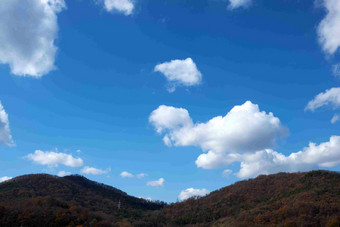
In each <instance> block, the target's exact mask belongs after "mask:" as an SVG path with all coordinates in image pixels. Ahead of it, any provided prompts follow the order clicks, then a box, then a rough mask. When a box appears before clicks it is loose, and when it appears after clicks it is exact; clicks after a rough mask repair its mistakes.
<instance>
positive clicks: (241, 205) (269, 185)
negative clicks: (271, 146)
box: [0, 171, 340, 227]
mask: <svg viewBox="0 0 340 227" xmlns="http://www.w3.org/2000/svg"><path fill="white" fill-rule="evenodd" d="M119 201H120V204H121V206H120V209H118V203H119ZM165 205H166V204H165V203H162V202H148V201H146V200H144V199H138V198H135V197H133V196H129V195H127V194H126V193H125V192H123V191H121V190H119V189H116V188H114V187H111V186H107V185H104V184H99V183H96V182H94V181H90V180H88V179H86V178H85V177H82V176H79V175H72V176H66V177H56V176H51V175H47V174H37V175H25V176H21V177H17V178H14V179H12V180H9V181H6V182H3V183H0V226H6V227H7V226H18V227H19V226H78V227H80V226H95V227H99V226H254V227H255V226H282V227H293V226H329V227H334V226H340V174H339V173H336V172H329V171H312V172H307V173H278V174H273V175H268V176H259V177H257V178H255V179H250V180H245V181H241V182H238V183H235V184H233V185H231V186H228V187H225V188H222V189H220V190H217V191H214V192H212V193H210V194H209V195H207V196H205V197H201V198H190V199H188V200H186V201H184V202H179V203H174V204H171V205H168V206H165Z"/></svg>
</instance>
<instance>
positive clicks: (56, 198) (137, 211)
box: [0, 174, 165, 226]
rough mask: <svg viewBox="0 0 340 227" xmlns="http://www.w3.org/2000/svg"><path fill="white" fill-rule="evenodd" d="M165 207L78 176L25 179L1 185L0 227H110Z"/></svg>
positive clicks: (47, 176)
mask: <svg viewBox="0 0 340 227" xmlns="http://www.w3.org/2000/svg"><path fill="white" fill-rule="evenodd" d="M119 203H120V209H119V205H118V204H119ZM164 205H165V204H164V203H162V202H157V203H156V202H150V201H147V200H145V199H139V198H136V197H133V196H129V195H127V194H126V193H125V192H123V191H121V190H119V189H116V188H114V187H111V186H108V185H104V184H100V183H97V182H94V181H90V180H88V179H86V178H85V177H82V176H79V175H72V176H66V177H57V176H51V175H47V174H34V175H24V176H20V177H16V178H14V179H12V180H9V181H6V182H3V183H1V184H0V226H21V224H22V226H67V225H71V226H76V225H81V224H82V225H84V226H94V225H95V224H96V225H98V226H111V225H112V224H113V223H117V224H120V223H124V222H125V221H126V220H129V221H132V222H133V221H135V220H139V219H141V216H144V215H145V213H147V212H148V211H152V210H157V209H160V208H162V207H163V206H164Z"/></svg>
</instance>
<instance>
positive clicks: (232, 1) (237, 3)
mask: <svg viewBox="0 0 340 227" xmlns="http://www.w3.org/2000/svg"><path fill="white" fill-rule="evenodd" d="M251 3H252V0H229V7H228V8H229V9H237V8H241V7H243V8H247V7H248V6H249V5H250V4H251Z"/></svg>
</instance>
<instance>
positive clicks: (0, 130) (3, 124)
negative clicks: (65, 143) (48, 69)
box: [0, 22, 14, 145]
mask: <svg viewBox="0 0 340 227" xmlns="http://www.w3.org/2000/svg"><path fill="white" fill-rule="evenodd" d="M0 23H1V22H0ZM0 144H6V145H13V144H14V143H13V140H12V135H11V131H10V129H9V121H8V114H7V113H6V111H5V109H4V107H3V106H2V104H1V102H0Z"/></svg>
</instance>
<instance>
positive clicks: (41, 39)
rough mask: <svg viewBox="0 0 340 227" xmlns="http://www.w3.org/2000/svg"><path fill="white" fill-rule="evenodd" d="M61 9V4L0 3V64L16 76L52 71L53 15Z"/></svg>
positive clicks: (57, 0)
mask: <svg viewBox="0 0 340 227" xmlns="http://www.w3.org/2000/svg"><path fill="white" fill-rule="evenodd" d="M64 8H65V2H64V0H29V1H21V0H2V1H0V63H2V64H9V66H10V68H11V72H12V73H13V74H15V75H19V76H26V75H27V76H33V77H41V76H43V75H45V74H47V73H48V72H50V71H51V70H53V69H55V66H54V61H55V55H56V51H57V47H56V46H55V44H54V41H55V39H56V38H57V32H58V24H57V13H59V12H61V11H62V10H63V9H64Z"/></svg>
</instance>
